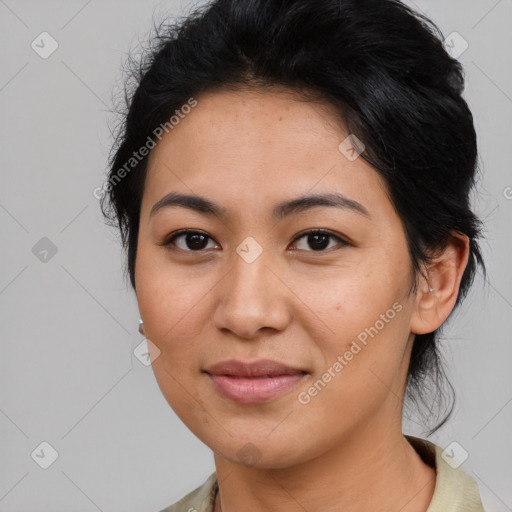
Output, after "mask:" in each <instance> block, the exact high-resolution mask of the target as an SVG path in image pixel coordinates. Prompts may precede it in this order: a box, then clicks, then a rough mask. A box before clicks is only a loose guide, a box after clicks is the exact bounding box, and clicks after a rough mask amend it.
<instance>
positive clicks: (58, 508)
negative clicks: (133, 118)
mask: <svg viewBox="0 0 512 512" xmlns="http://www.w3.org/2000/svg"><path fill="white" fill-rule="evenodd" d="M190 5H191V3H190V2H182V3H180V2H178V1H167V2H162V1H160V2H156V1H142V0H129V1H128V0H122V1H121V0H107V1H99V0H89V1H86V0H80V1H75V0H72V1H69V0H68V1H63V0H59V1H57V0H54V1H43V0H38V1H29V0H26V1H21V0H0V40H1V48H2V53H1V73H0V108H1V110H0V112H1V117H0V130H1V132H0V144H1V146H0V159H1V174H0V176H1V187H0V228H1V242H0V243H1V253H0V327H1V343H0V435H1V440H0V512H5V511H9V512H17V511H31V512H43V511H47V512H50V511H51V512H64V511H84V512H89V511H91V512H94V511H97V510H100V511H104V512H107V511H121V510H122V511H125V512H143V511H144V512H157V511H158V510H160V509H161V508H163V507H165V506H168V505H169V504H171V503H173V502H174V501H176V500H177V499H179V498H181V497H182V496H183V495H184V494H185V493H187V492H189V491H190V490H192V489H194V488H195V487H197V486H198V485H200V484H201V483H203V481H204V480H205V479H206V477H207V476H208V475H209V474H210V473H211V472H212V471H213V470H214V465H213V457H212V454H211V451H210V449H209V448H208V447H206V446H205V445H203V444H202V443H201V442H200V441H199V440H197V439H196V438H195V436H194V435H192V434H191V433H190V432H189V430H188V429H187V428H186V427H185V426H184V425H183V424H182V423H181V421H180V420H179V419H178V418H177V417H176V415H175V414H174V412H173V411H172V410H171V409H170V407H169V406H168V404H167V402H166V401H165V399H164V398H163V396H162V394H161V392H160V390H159V388H158V386H157V384H156V381H155V378H154V376H153V372H152V370H151V367H147V366H144V365H143V364H142V363H141V362H140V361H139V360H138V359H137V357H136V356H135V354H134V350H136V348H137V346H138V345H139V344H140V342H141V341H142V339H143V338H142V336H141V335H140V334H139V333H138V332H137V326H138V310H137V304H136V301H135V297H134V294H133V293H132V291H131V289H130V288H129V286H128V284H127V281H126V280H125V279H124V277H123V272H122V268H123V264H124V257H123V255H122V253H121V250H120V245H119V243H118V240H117V234H116V232H115V231H114V230H112V229H110V228H108V227H107V226H105V224H104V222H103V219H102V216H101V213H100V210H99V205H98V201H97V200H96V199H95V197H94V196H93V190H94V189H95V188H96V187H98V186H100V185H101V184H102V183H103V182H104V175H105V172H106V169H107V156H108V151H109V149H110V145H111V143H112V139H111V135H110V131H109V126H110V125H109V123H111V120H112V115H111V113H110V111H111V110H112V107H113V105H112V95H113V92H115V91H116V90H118V89H119V81H120V80H121V79H122V74H121V67H122V62H123V60H124V59H125V57H126V55H127V52H128V51H129V50H133V49H136V47H137V45H138V41H139V40H140V41H145V40H146V38H147V34H148V32H149V31H150V30H151V27H152V18H153V16H154V15H155V18H156V19H157V20H158V19H160V18H161V16H162V15H169V16H176V15H184V14H186V13H187V12H188V11H189V8H190ZM411 5H414V6H416V8H417V9H420V10H422V11H424V12H425V13H426V14H427V15H428V16H429V17H431V18H432V19H433V20H434V21H435V22H436V23H437V24H438V25H439V26H440V28H441V29H442V31H443V33H444V35H445V36H448V35H449V34H452V33H453V32H457V33H458V34H459V35H460V36H461V37H462V40H463V41H466V42H467V49H466V50H465V51H464V53H463V54H462V55H461V56H460V60H461V61H462V63H463V65H464V66H465V70H466V74H467V86H466V91H465V97H466V99H467V101H468V103H469V105H470V107H471V109H472V111H473V113H474V116H475V123H476V129H477V132H478V136H479V148H480V167H481V170H482V178H481V180H480V182H479V193H478V196H476V197H475V199H474V204H475V208H476V210H477V212H478V214H479V215H480V216H481V217H482V218H483V219H484V220H485V223H486V240H485V242H483V244H482V248H483V251H484V255H485V259H486V263H487V266H488V268H489V284H488V285H485V284H484V283H483V280H482V278H481V276H478V278H477V280H476V282H475V285H474V288H473V290H472V292H471V295H470V296H469V297H468V300H467V302H466V304H465V306H464V307H463V308H462V309H461V310H460V311H459V313H458V314H456V315H455V317H454V318H453V321H452V322H451V323H450V324H449V325H448V327H447V329H446V330H445V336H444V341H443V343H442V346H443V353H444V354H445V357H446V362H447V367H448V373H449V375H450V377H451V380H452V383H453V385H454V387H455V389H456V392H457V407H456V411H455V414H454V417H453V418H452V419H451V421H450V422H449V423H448V424H447V425H446V426H445V427H444V428H442V429H441V430H440V431H439V432H438V433H436V434H435V435H434V436H432V437H431V440H433V441H434V442H436V443H438V444H439V445H441V446H443V447H447V446H448V445H450V443H452V442H457V443H458V444H459V445H460V446H461V447H463V448H464V450H465V451H467V453H468V458H467V459H466V460H465V462H464V463H463V465H462V467H463V469H464V470H465V471H467V472H468V473H469V474H470V475H472V476H473V477H474V478H475V479H476V480H477V482H478V484H479V486H480V490H481V494H482V497H483V501H484V505H485V506H486V508H487V510H488V511H493V512H504V511H507V510H512V486H511V485H510V482H511V477H512V469H511V460H512V436H511V435H510V432H511V423H512V422H511V419H512V376H511V371H510V363H511V361H512V344H511V343H510V342H511V331H512V322H511V318H512V279H511V272H510V268H509V267H510V262H511V254H512V251H511V248H512V247H511V246H512V242H511V236H510V235H511V227H510V226H511V219H512V188H510V187H512V173H511V171H510V165H511V164H510V162H511V161H512V139H511V135H512V129H511V125H512V65H511V64H512V62H511V55H512V53H511V52H510V49H511V48H512V31H511V30H510V24H511V21H512V1H511V0H500V1H497V0H456V1H455V0H452V1H449V2H447V1H444V0H416V1H415V2H414V4H412V3H411ZM42 32H47V34H45V35H42V36H41V33H42ZM42 38H43V39H44V43H41V42H40V41H41V39H42ZM38 41H39V42H38ZM460 41H461V40H460V39H459V43H460ZM33 42H34V43H33ZM55 44H58V47H57V49H56V50H55V51H54V52H53V53H52V54H51V55H49V56H47V58H43V57H42V56H41V53H43V54H44V52H50V51H51V50H52V45H54V46H55ZM404 430H405V431H406V432H408V433H411V434H414V435H419V436H423V437H425V432H424V430H423V429H422V428H421V426H420V425H419V424H418V422H415V421H407V422H405V425H404ZM41 443H48V445H47V444H41ZM52 450H55V452H56V454H54V453H53V452H52ZM43 454H44V456H43ZM52 454H53V458H54V459H55V457H57V458H56V459H55V460H54V462H53V464H51V465H50V466H49V467H48V468H47V469H43V468H42V467H41V464H44V461H43V459H44V458H45V457H46V460H47V461H49V460H50V459H51V457H52ZM38 455H39V456H38ZM48 457H50V458H48Z"/></svg>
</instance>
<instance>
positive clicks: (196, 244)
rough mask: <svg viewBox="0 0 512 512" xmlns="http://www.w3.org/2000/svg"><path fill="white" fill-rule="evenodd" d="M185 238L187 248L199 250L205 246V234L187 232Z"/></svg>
mask: <svg viewBox="0 0 512 512" xmlns="http://www.w3.org/2000/svg"><path fill="white" fill-rule="evenodd" d="M186 238H187V246H188V248H189V249H198V250H201V249H203V248H204V247H205V246H206V243H205V242H206V236H204V235H201V234H200V233H189V234H188V235H187V237H186Z"/></svg>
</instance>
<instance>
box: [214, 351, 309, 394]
mask: <svg viewBox="0 0 512 512" xmlns="http://www.w3.org/2000/svg"><path fill="white" fill-rule="evenodd" d="M205 372H206V373H207V374H208V375H209V377H210V379H211V381H212V383H213V385H214V387H215V389H216V390H217V391H218V392H219V393H220V394H221V395H223V396H224V397H227V398H229V399H231V400H234V401H235V402H239V403H246V404H249V403H261V402H266V401H269V400H271V399H273V398H276V397H277V396H279V395H282V394H283V393H285V392H286V391H289V390H290V389H292V388H293V387H295V386H296V385H297V383H298V382H300V381H301V380H302V379H304V377H305V376H306V375H307V372H306V371H305V370H303V369H300V368H294V367H291V366H287V365H285V364H282V363H279V362H277V361H272V360H270V359H261V360H258V361H254V362H243V361H237V360H233V359H232V360H229V361H223V362H220V363H217V364H215V365H213V366H210V367H208V368H207V369H206V370H205Z"/></svg>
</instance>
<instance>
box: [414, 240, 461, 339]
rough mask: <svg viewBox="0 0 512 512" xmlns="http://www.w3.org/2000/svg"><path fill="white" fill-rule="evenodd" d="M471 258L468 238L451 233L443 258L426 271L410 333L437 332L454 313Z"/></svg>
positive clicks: (416, 300)
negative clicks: (461, 281)
mask: <svg viewBox="0 0 512 512" xmlns="http://www.w3.org/2000/svg"><path fill="white" fill-rule="evenodd" d="M468 258H469V238H468V237H467V236H466V235H463V234H462V233H458V232H452V234H451V236H450V238H449V239H448V241H447V243H446V245H445V247H444V249H443V250H442V252H441V254H439V255H437V256H436V257H435V259H434V260H433V261H432V263H431V264H429V265H428V268H426V276H427V277H426V278H425V277H423V276H421V277H420V279H419V282H418V290H417V292H416V299H415V306H414V313H413V315H412V317H411V332H412V333H413V334H426V333H429V332H432V331H435V330H436V329H437V328H438V327H440V326H441V325H442V324H443V322H444V321H445V320H446V319H447V318H448V315H449V314H450V313H451V312H452V310H453V308H454V306H455V302H456V300H457V296H458V293H459V287H460V280H461V279H462V275H463V273H464V270H465V269H466V265H467V264H468Z"/></svg>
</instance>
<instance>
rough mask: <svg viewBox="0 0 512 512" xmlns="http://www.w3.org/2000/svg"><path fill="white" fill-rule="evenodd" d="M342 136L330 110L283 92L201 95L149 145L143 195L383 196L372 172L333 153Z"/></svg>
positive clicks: (378, 179) (374, 198)
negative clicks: (170, 192) (329, 193)
mask: <svg viewBox="0 0 512 512" xmlns="http://www.w3.org/2000/svg"><path fill="white" fill-rule="evenodd" d="M348 135H349V134H348V132H347V131H346V129H345V128H344V126H343V125H342V123H341V122H340V120H339V114H338V113H337V112H336V111H335V110H334V108H333V107H331V106H329V105H328V104H322V103H320V102H319V101H305V100H304V98H302V97H300V96H297V94H295V93H294V92H291V91H288V90H241V91H217V92H211V93H207V94H203V95H201V96H199V97H198V98H197V105H196V106H195V107H194V108H193V109H191V111H190V112H189V113H188V114H186V115H183V116H182V118H181V119H180V121H179V123H178V124H177V125H176V126H174V128H173V129H172V130H171V131H169V133H166V134H165V135H164V136H163V137H162V140H161V141H160V142H158V144H157V145H156V147H155V148H154V149H153V150H152V152H151V154H150V156H149V162H148V175H147V179H146V190H145V196H146V195H148V196H151V199H152V200H158V199H160V197H159V196H162V195H163V194H165V193H166V191H168V190H171V189H172V190H179V191H183V192H187V193H191V192H192V193H196V194H201V195H210V196H211V193H212V192H213V191H215V195H216V197H218V198H220V199H219V201H221V202H222V201H223V200H225V201H226V202H229V201H230V200H235V201H238V203H239V204H240V202H241V201H243V200H244V198H247V197H248V196H249V195H250V196H251V197H252V198H258V197H259V198H261V199H262V200H264V199H270V198H272V199H273V200H275V201H276V202H277V201H279V200H281V199H283V196H286V197H292V196H293V197H296V196H299V195H304V194H305V193H307V192H312V193H319V192H325V191H328V190H337V191H339V192H340V193H343V194H344V195H350V196H351V197H353V196H355V197H353V198H354V199H355V200H363V198H364V197H366V200H367V201H371V202H379V201H382V200H386V199H387V196H386V194H385V183H384V180H383V179H382V178H381V177H380V175H379V174H378V173H377V172H376V171H375V169H374V168H373V167H372V166H370V165H369V164H368V163H367V162H366V161H365V160H364V159H363V158H361V157H359V158H357V159H356V160H353V161H351V160H350V159H348V158H347V155H346V154H345V153H343V152H342V151H340V144H341V143H342V142H343V141H345V140H346V138H347V137H348ZM357 197H359V199H357Z"/></svg>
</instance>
